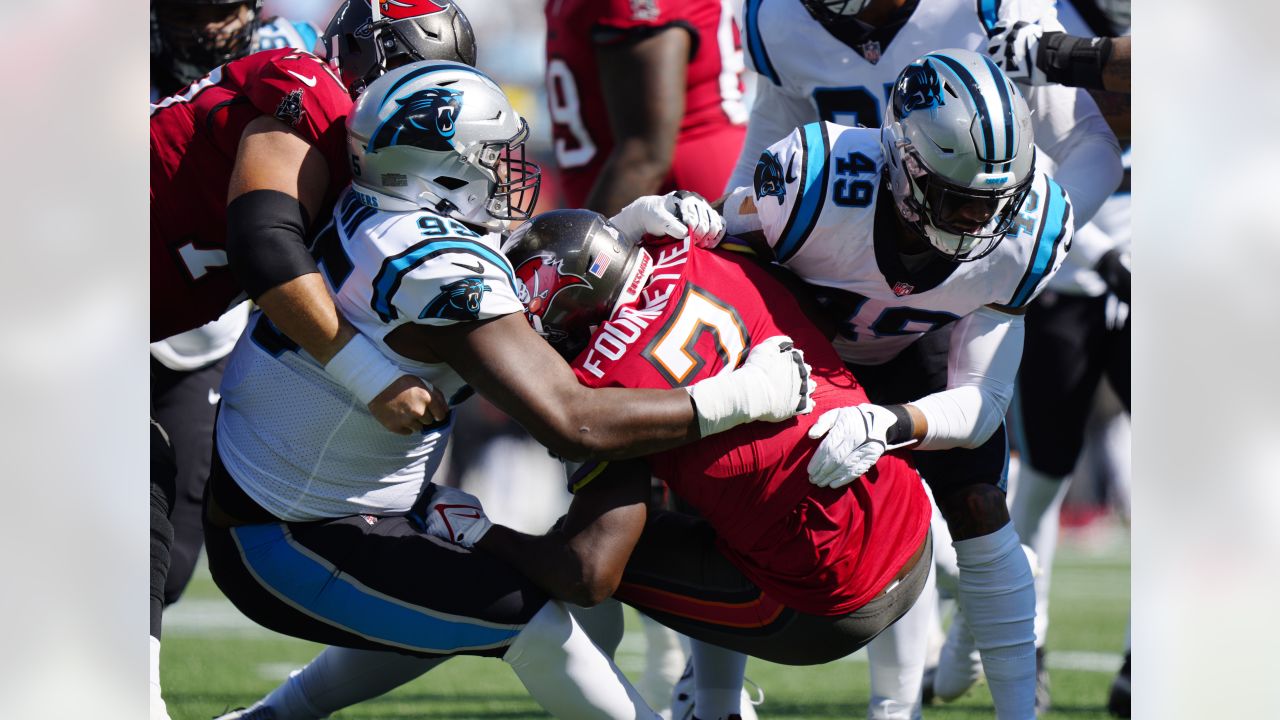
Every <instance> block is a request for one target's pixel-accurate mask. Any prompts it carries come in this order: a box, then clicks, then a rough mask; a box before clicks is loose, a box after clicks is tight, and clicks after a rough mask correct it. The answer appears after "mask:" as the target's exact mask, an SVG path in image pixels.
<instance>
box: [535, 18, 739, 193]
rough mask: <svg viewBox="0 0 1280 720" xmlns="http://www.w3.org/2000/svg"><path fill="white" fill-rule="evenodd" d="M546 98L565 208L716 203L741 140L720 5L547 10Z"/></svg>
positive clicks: (729, 43) (728, 22) (732, 44)
mask: <svg viewBox="0 0 1280 720" xmlns="http://www.w3.org/2000/svg"><path fill="white" fill-rule="evenodd" d="M546 17H547V99H548V104H549V105H550V110H551V119H552V122H553V126H552V135H553V137H554V139H555V152H556V161H557V163H558V164H559V165H560V168H561V169H562V171H563V177H564V187H565V195H566V201H567V204H568V206H569V207H586V208H590V209H592V210H595V211H597V212H601V213H603V214H605V215H606V216H612V215H613V214H615V213H617V212H618V210H620V209H621V208H622V207H623V206H624V205H626V204H628V203H630V202H631V201H632V200H634V199H636V198H637V197H640V196H642V195H654V194H661V193H665V192H667V191H669V190H674V189H677V188H680V189H683V190H691V191H694V192H697V193H700V194H701V195H703V196H705V197H718V196H719V195H720V194H721V191H722V190H723V189H724V184H725V182H726V181H727V180H728V178H729V173H730V172H731V171H732V170H733V162H734V161H733V159H731V158H729V156H730V155H735V154H736V153H738V152H739V151H740V150H741V149H742V142H743V139H744V137H745V135H746V125H745V123H746V117H747V113H746V108H745V107H744V106H743V104H742V81H741V73H742V70H743V67H744V66H743V61H742V49H741V46H740V45H739V40H738V30H737V26H736V24H735V23H734V19H733V13H732V11H731V7H730V3H729V0H550V1H549V2H548V3H547V6H546Z"/></svg>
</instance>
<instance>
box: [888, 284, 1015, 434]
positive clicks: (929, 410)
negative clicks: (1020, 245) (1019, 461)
mask: <svg viewBox="0 0 1280 720" xmlns="http://www.w3.org/2000/svg"><path fill="white" fill-rule="evenodd" d="M1024 334H1025V330H1024V324H1023V319H1022V317H1021V316H1020V315H1010V314H1008V313H1003V312H999V311H996V310H993V309H990V308H982V309H980V310H978V311H976V312H974V313H971V314H969V315H967V316H965V317H964V318H962V319H961V320H960V322H959V323H958V324H957V325H956V328H955V330H954V331H953V332H952V337H951V351H950V353H949V357H948V359H947V389H946V390H943V391H940V392H936V393H932V394H930V395H926V396H924V397H923V398H920V399H919V400H916V401H914V402H912V403H911V404H910V405H908V406H907V408H908V409H909V410H912V411H914V414H913V416H912V420H913V421H914V425H915V427H914V428H913V429H912V437H915V438H916V439H918V440H919V441H920V443H919V445H917V446H916V447H918V448H919V449H920V450H946V449H949V448H957V447H964V448H973V447H978V446H979V445H982V444H983V443H984V442H986V441H987V440H988V439H989V438H990V437H991V434H992V433H994V432H995V431H996V429H998V428H999V427H1000V423H1002V422H1004V416H1005V413H1006V412H1007V411H1008V410H1009V402H1010V401H1011V400H1012V399H1013V386H1014V380H1015V378H1016V377H1017V374H1018V365H1019V364H1021V361H1022V346H1023V337H1024ZM900 422H901V421H900Z"/></svg>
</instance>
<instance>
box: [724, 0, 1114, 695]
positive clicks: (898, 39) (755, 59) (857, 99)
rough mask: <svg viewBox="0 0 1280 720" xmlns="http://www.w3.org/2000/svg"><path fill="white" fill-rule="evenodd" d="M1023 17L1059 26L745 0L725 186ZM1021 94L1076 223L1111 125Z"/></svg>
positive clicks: (1075, 107)
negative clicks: (948, 50) (735, 129)
mask: <svg viewBox="0 0 1280 720" xmlns="http://www.w3.org/2000/svg"><path fill="white" fill-rule="evenodd" d="M1018 21H1027V22H1032V21H1034V22H1040V23H1042V24H1043V25H1044V26H1045V27H1051V28H1058V27H1059V26H1058V25H1057V24H1056V23H1057V21H1056V19H1055V14H1054V9H1053V3H1052V2H1051V1H1050V0H1020V1H1018V2H998V1H997V0H981V1H979V2H973V0H848V1H842V0H830V1H827V2H824V1H823V0H771V1H770V2H762V1H761V0H747V1H746V2H745V3H744V6H743V28H742V31H743V38H744V41H743V45H744V47H745V48H746V56H747V65H748V67H749V68H750V69H752V70H754V71H755V72H756V73H757V77H756V84H755V99H754V102H753V105H752V109H751V115H750V119H749V121H748V126H747V127H748V129H747V140H746V142H745V144H744V145H743V149H742V153H741V155H740V156H739V160H738V163H737V165H736V166H735V168H734V172H733V177H732V178H731V181H730V183H729V186H728V188H727V189H732V188H733V187H739V186H743V185H748V184H750V182H751V179H752V175H753V173H754V172H755V169H756V163H757V160H758V159H759V157H760V152H761V151H762V150H763V149H764V148H765V147H766V146H767V145H768V144H769V143H772V142H774V141H776V140H777V139H778V138H780V137H783V136H784V135H786V134H787V133H789V132H791V130H792V129H794V128H795V127H796V126H799V125H803V124H805V123H808V122H812V121H814V120H827V121H832V122H838V123H842V124H846V125H862V126H866V127H879V126H880V123H881V121H882V118H883V117H884V115H885V114H886V113H887V104H888V100H889V95H890V91H891V90H892V88H893V83H894V80H895V78H896V77H897V74H898V72H899V70H901V69H902V67H903V66H905V65H906V64H907V63H909V62H911V61H912V60H914V59H915V58H916V57H918V56H919V55H920V54H922V53H925V52H928V51H930V50H933V49H936V48H941V47H959V48H967V49H971V50H979V51H982V52H985V51H986V49H987V45H988V42H989V40H988V38H989V35H990V33H991V32H993V31H994V30H995V28H996V27H997V26H999V25H1000V23H1006V24H1007V25H1012V24H1013V23H1015V22H1018ZM1026 97H1027V103H1028V105H1029V106H1030V107H1031V108H1032V109H1033V111H1034V112H1033V115H1032V121H1033V124H1034V125H1035V137H1036V143H1037V145H1038V146H1039V148H1040V149H1041V150H1042V151H1043V152H1041V153H1040V154H1039V156H1038V167H1043V168H1044V169H1045V170H1046V171H1047V172H1049V173H1050V174H1051V175H1052V176H1053V177H1054V179H1055V180H1056V181H1057V182H1059V183H1061V185H1062V187H1063V188H1064V189H1065V190H1066V191H1067V193H1068V195H1069V196H1070V197H1071V202H1072V205H1073V208H1074V209H1075V213H1076V224H1077V227H1079V226H1082V225H1083V224H1085V223H1086V222H1087V221H1088V219H1089V218H1090V217H1092V215H1093V214H1094V213H1095V212H1096V210H1097V208H1098V207H1099V206H1100V205H1101V204H1102V202H1103V200H1104V199H1105V198H1106V197H1107V195H1108V194H1109V193H1110V191H1111V189H1112V188H1114V187H1115V186H1116V184H1117V183H1118V182H1119V179H1120V173H1121V167H1120V160H1119V148H1118V145H1117V143H1116V140H1115V137H1114V135H1113V134H1112V133H1111V131H1110V129H1109V128H1108V127H1107V124H1106V122H1105V121H1104V120H1103V118H1102V117H1101V115H1100V114H1099V113H1098V110H1097V107H1096V106H1095V104H1094V102H1093V101H1092V100H1091V99H1090V98H1089V96H1088V95H1087V94H1086V93H1085V92H1084V91H1083V90H1074V89H1067V88H1063V87H1060V86H1054V87H1053V88H1038V89H1036V90H1033V91H1028V92H1027V93H1026ZM949 332H950V329H949V328H948V327H944V328H941V329H940V331H939V332H936V333H931V336H934V337H931V338H930V341H931V342H939V343H940V345H942V346H945V344H946V340H945V335H946V334H947V333H949ZM926 479H927V478H926ZM936 499H937V498H936V497H935V500H936ZM934 536H935V538H937V539H938V545H937V554H938V557H939V562H940V565H941V566H946V567H947V570H948V572H947V573H944V575H946V576H950V577H947V578H946V579H947V580H949V581H950V580H951V578H952V577H954V575H953V573H954V567H955V562H954V560H952V558H953V557H954V555H952V554H951V553H950V547H949V545H950V543H949V542H947V541H946V539H947V537H948V536H947V533H946V528H945V527H943V526H941V525H935V527H934ZM942 580H943V578H941V577H940V578H939V586H940V587H941V586H942V585H943V583H942ZM946 584H947V585H948V586H950V585H952V584H954V583H953V582H948V583H946ZM979 602H985V601H979ZM928 607H930V605H929V603H927V602H921V603H918V604H917V606H916V608H915V610H914V611H913V612H912V613H910V614H908V616H907V617H906V618H904V619H903V620H902V621H901V622H899V623H897V624H896V625H894V626H893V628H891V629H890V630H889V631H888V632H887V633H885V634H884V635H882V636H881V637H880V638H878V639H877V641H876V642H875V643H872V646H871V647H870V648H869V649H868V653H869V657H870V661H871V662H870V669H871V678H872V705H873V708H872V712H873V714H875V716H876V717H894V718H896V717H904V715H903V713H904V712H911V713H914V712H916V711H910V710H903V709H902V708H903V706H904V703H908V704H914V702H915V701H914V700H909V698H914V697H915V695H916V689H917V688H916V684H917V683H916V681H915V680H914V678H916V677H917V676H918V675H919V673H918V672H917V671H916V669H915V666H917V665H919V664H921V663H923V662H925V661H924V660H923V659H922V658H921V654H922V653H924V652H926V651H927V646H926V643H927V642H928V637H929V635H930V634H931V632H933V631H932V630H931V628H934V627H937V620H936V616H934V615H932V614H931V613H930V612H928V611H926V608H928ZM960 609H961V611H962V612H965V613H968V612H970V610H968V609H965V608H963V607H961V608H960ZM979 667H980V666H979ZM875 706H879V709H876V707H875Z"/></svg>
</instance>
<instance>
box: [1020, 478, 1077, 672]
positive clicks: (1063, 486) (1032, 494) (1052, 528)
mask: <svg viewBox="0 0 1280 720" xmlns="http://www.w3.org/2000/svg"><path fill="white" fill-rule="evenodd" d="M1069 487H1070V478H1062V477H1053V476H1051V475H1046V474H1044V473H1042V472H1040V471H1039V470H1036V469H1034V468H1032V467H1031V466H1030V465H1023V466H1022V467H1021V469H1020V470H1019V471H1018V484H1017V487H1016V489H1015V490H1014V492H1013V497H1012V498H1011V499H1010V501H1009V516H1010V517H1011V518H1012V519H1013V526H1014V528H1015V529H1016V530H1017V531H1018V537H1020V538H1022V542H1023V543H1025V544H1027V545H1030V546H1031V549H1032V550H1034V551H1035V552H1036V557H1037V558H1039V561H1040V562H1039V564H1040V573H1039V574H1038V575H1036V622H1035V628H1036V647H1044V640H1045V636H1046V635H1047V634H1048V632H1049V583H1050V576H1051V575H1052V574H1053V555H1054V553H1055V552H1056V551H1057V549H1058V518H1059V515H1060V514H1061V513H1062V500H1063V498H1065V497H1066V496H1067V489H1068V488H1069Z"/></svg>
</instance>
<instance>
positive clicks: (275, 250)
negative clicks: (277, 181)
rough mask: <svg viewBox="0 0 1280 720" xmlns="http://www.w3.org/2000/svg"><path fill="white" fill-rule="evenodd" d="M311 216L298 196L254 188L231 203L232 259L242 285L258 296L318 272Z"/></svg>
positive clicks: (229, 258) (229, 249)
mask: <svg viewBox="0 0 1280 720" xmlns="http://www.w3.org/2000/svg"><path fill="white" fill-rule="evenodd" d="M310 221H311V219H310V218H309V217H307V210H306V208H304V207H302V203H300V202H298V199H297V198H295V197H290V196H289V195H286V194H285V193H282V192H279V191H277V190H253V191H251V192H247V193H245V194H243V195H241V196H240V197H238V198H236V199H235V200H232V201H231V204H230V205H228V206H227V261H228V262H229V263H230V264H231V272H232V274H234V275H235V277H236V280H239V281H240V286H241V287H242V288H244V291H245V292H246V293H248V294H249V297H251V298H253V299H254V300H257V299H258V297H259V296H261V295H262V294H263V293H265V292H266V291H268V290H270V289H271V288H273V287H276V286H277V285H280V284H282V283H285V282H288V281H290V280H292V279H294V278H296V277H299V276H302V275H307V274H309V273H313V272H318V271H319V270H318V268H317V267H316V261H315V260H314V259H313V258H312V257H311V253H310V252H309V251H308V250H307V241H306V237H307V235H306V233H307V226H308V225H309V224H310Z"/></svg>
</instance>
